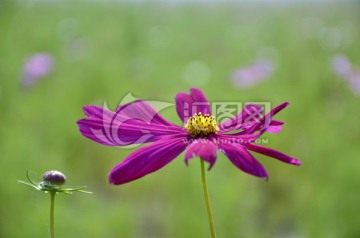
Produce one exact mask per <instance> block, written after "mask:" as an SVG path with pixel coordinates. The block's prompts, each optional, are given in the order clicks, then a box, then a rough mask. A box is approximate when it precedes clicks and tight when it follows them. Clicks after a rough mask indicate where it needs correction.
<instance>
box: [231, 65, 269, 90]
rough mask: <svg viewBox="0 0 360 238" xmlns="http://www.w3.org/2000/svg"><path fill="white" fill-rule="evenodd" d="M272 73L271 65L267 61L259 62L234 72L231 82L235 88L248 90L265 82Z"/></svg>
mask: <svg viewBox="0 0 360 238" xmlns="http://www.w3.org/2000/svg"><path fill="white" fill-rule="evenodd" d="M273 71H274V66H273V64H272V63H271V62H270V61H268V60H259V61H257V62H255V63H254V64H252V65H249V66H247V67H244V68H241V69H238V70H235V71H234V73H233V74H232V78H231V81H232V83H233V85H234V86H235V87H237V88H250V87H252V86H255V85H256V84H259V83H260V82H262V81H265V80H266V79H268V78H269V77H270V75H271V74H272V72H273Z"/></svg>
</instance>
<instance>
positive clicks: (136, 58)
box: [0, 1, 360, 238]
mask: <svg viewBox="0 0 360 238" xmlns="http://www.w3.org/2000/svg"><path fill="white" fill-rule="evenodd" d="M100 2H101V1H99V2H85V1H75V2H74V1H29V2H28V1H17V2H16V1H0V125H1V126H0V152H1V159H0V168H1V173H0V179H1V181H2V183H1V187H0V204H1V205H0V237H11V238H17V237H19V238H22V237H47V235H48V233H49V232H48V207H49V201H48V199H47V196H44V195H43V194H41V193H36V192H35V191H33V190H31V189H27V188H26V187H24V186H20V185H18V184H17V183H16V180H18V179H20V180H23V179H25V178H24V176H25V172H26V170H28V169H29V170H32V171H36V172H38V173H39V174H42V173H43V172H44V171H47V170H51V169H56V170H60V171H63V172H64V173H66V174H67V176H68V178H69V179H70V178H71V179H70V180H69V181H68V182H69V184H70V183H71V184H78V185H87V186H88V189H89V190H91V191H93V192H94V194H93V195H82V194H78V195H77V196H66V195H59V196H58V197H57V207H56V223H57V224H56V226H57V234H58V236H59V237H107V238H110V237H156V238H160V237H179V238H180V237H208V236H209V230H208V223H207V216H206V210H205V205H204V202H203V194H202V190H201V181H200V166H199V164H198V161H196V160H194V161H191V162H190V165H189V167H186V166H185V164H184V161H183V159H182V156H180V157H179V158H178V159H176V160H175V161H174V162H172V163H171V164H169V165H168V166H166V167H165V168H163V169H162V170H160V171H159V172H157V173H155V174H152V175H149V176H147V177H144V178H142V179H140V180H137V181H135V182H132V183H130V184H126V185H123V186H111V185H109V184H108V182H107V174H108V172H109V171H110V169H111V168H112V167H113V166H114V165H116V164H117V163H118V162H120V161H121V160H122V159H124V157H125V156H126V155H127V154H129V153H130V152H131V149H119V148H110V147H105V146H102V145H99V144H96V143H95V142H92V141H90V140H88V139H86V138H84V137H83V136H81V134H80V133H79V132H78V129H77V125H76V121H77V120H78V119H80V118H82V117H84V115H83V113H82V110H81V108H82V106H83V105H86V104H98V105H102V104H103V102H104V101H106V102H107V103H108V105H109V106H110V107H111V108H112V109H114V108H115V107H116V105H117V103H118V102H119V101H120V100H121V99H122V97H123V96H125V95H126V94H127V93H128V92H131V93H132V94H133V95H134V96H135V97H138V98H142V99H148V100H162V101H167V102H173V97H174V95H175V94H176V93H177V92H179V91H187V90H188V88H189V87H194V86H196V87H200V88H201V89H202V90H203V91H204V92H205V93H206V94H207V96H208V98H209V99H210V100H213V101H215V102H271V103H272V105H273V106H275V105H277V104H279V103H281V102H283V101H291V102H292V105H291V106H290V107H289V108H287V109H286V110H284V111H282V112H281V113H280V114H279V115H277V118H278V119H281V120H285V121H286V122H287V124H286V125H285V126H284V129H283V132H281V133H280V134H277V135H264V136H263V138H264V139H265V140H267V141H268V144H267V145H266V146H270V147H273V148H275V149H279V150H281V151H283V152H285V153H288V154H291V155H293V156H294V157H296V158H299V159H300V160H301V161H302V162H303V165H302V166H301V167H295V166H290V165H286V164H283V163H281V162H279V161H276V160H273V159H270V158H267V157H263V156H259V155H256V156H257V158H259V160H260V161H261V162H262V163H263V164H264V165H265V167H266V168H267V170H268V172H269V173H270V180H269V181H268V182H266V181H264V180H261V179H258V178H255V177H252V176H249V175H247V174H244V173H242V172H240V171H238V170H237V169H236V168H235V167H234V166H232V165H231V163H230V162H229V161H228V159H226V157H225V156H224V155H222V154H219V158H218V161H217V163H216V165H215V166H214V168H213V169H212V170H211V171H210V172H208V179H209V187H210V195H211V199H212V203H213V210H214V216H215V223H216V228H217V232H218V235H219V237H254V238H257V237H259V238H262V237H326V238H331V237H359V236H360V229H359V227H358V221H359V219H360V215H359V209H360V207H359V202H358V201H359V200H360V191H359V183H360V176H359V170H360V162H359V161H358V160H360V153H359V146H358V144H359V141H360V127H359V125H358V123H359V116H360V111H359V103H360V99H359V98H358V97H357V96H356V95H354V94H353V92H352V91H351V90H349V88H348V85H347V84H346V83H344V81H341V80H340V79H339V78H338V76H336V75H335V74H334V71H333V69H332V68H331V67H332V63H331V59H332V57H333V56H334V55H336V54H343V55H346V56H347V57H348V58H349V60H350V61H351V62H352V63H353V64H354V65H360V40H359V39H360V35H359V29H360V26H359V20H360V19H359V18H360V15H359V12H360V11H359V10H360V9H359V5H356V4H350V3H349V4H327V5H326V4H318V5H317V4H311V5H301V4H295V5H294V4H293V5H282V4H273V5H261V4H254V5H246V4H235V3H228V4H225V3H224V4H215V3H214V4H209V5H205V4H175V3H171V4H170V3H168V4H166V3H162V4H160V3H157V4H155V3H144V4H130V3H121V2H120V3H119V2H107V3H100ZM38 52H43V53H47V54H50V55H51V56H52V57H53V63H54V65H53V70H52V72H51V73H50V74H49V75H46V76H44V77H42V78H41V79H40V80H38V81H37V82H36V84H35V85H33V86H32V87H31V88H29V87H23V86H22V85H21V80H22V74H23V67H24V63H25V62H26V59H28V57H29V56H31V55H33V54H36V53H38ZM258 59H266V60H270V61H271V62H272V64H273V66H274V69H273V72H272V74H271V75H270V78H268V79H267V80H266V81H264V82H262V83H261V84H257V85H256V86H254V87H251V88H248V89H239V88H236V87H235V86H234V85H232V81H231V76H232V75H233V72H234V70H236V69H238V68H241V67H244V66H246V65H250V64H252V63H253V62H255V61H256V60H258ZM162 113H163V115H165V117H166V118H167V119H169V120H171V121H174V122H176V123H181V122H180V120H179V119H178V118H177V116H176V113H175V108H174V107H171V108H169V109H166V110H164V111H163V112H162Z"/></svg>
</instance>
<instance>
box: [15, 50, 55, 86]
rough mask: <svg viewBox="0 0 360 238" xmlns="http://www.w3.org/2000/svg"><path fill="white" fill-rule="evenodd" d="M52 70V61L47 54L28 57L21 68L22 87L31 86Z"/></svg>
mask: <svg viewBox="0 0 360 238" xmlns="http://www.w3.org/2000/svg"><path fill="white" fill-rule="evenodd" d="M53 68H54V59H53V57H52V56H51V55H50V54H48V53H37V54H34V55H32V56H30V57H29V58H28V59H27V60H26V62H25V64H24V67H23V76H22V82H21V83H22V85H23V86H25V87H30V86H33V85H34V84H35V83H36V82H37V81H38V80H39V79H40V78H42V77H45V76H47V75H49V74H50V73H51V72H52V70H53Z"/></svg>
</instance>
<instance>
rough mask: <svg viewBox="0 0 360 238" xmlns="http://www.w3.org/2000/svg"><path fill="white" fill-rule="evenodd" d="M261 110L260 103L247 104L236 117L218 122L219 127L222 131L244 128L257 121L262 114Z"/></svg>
mask: <svg viewBox="0 0 360 238" xmlns="http://www.w3.org/2000/svg"><path fill="white" fill-rule="evenodd" d="M263 111H264V110H263V108H262V107H261V106H260V105H256V104H247V105H246V106H245V107H244V109H243V110H242V111H241V112H240V113H239V114H238V115H237V116H236V117H234V118H231V119H229V120H227V121H225V122H222V123H220V124H219V128H220V130H221V131H223V132H227V131H232V130H240V129H244V128H246V127H247V126H248V125H251V123H254V122H256V121H258V120H259V119H260V118H261V117H262V116H263V115H262V114H263Z"/></svg>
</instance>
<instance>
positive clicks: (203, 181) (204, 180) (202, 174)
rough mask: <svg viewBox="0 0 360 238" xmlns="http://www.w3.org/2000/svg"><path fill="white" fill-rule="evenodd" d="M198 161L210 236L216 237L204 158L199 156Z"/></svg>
mask: <svg viewBox="0 0 360 238" xmlns="http://www.w3.org/2000/svg"><path fill="white" fill-rule="evenodd" d="M200 163H201V178H202V184H203V189H204V197H205V202H206V208H207V213H208V218H209V224H210V232H211V238H216V233H215V225H214V218H213V215H212V211H211V204H210V197H209V192H208V186H207V182H206V177H205V165H204V160H203V159H201V158H200Z"/></svg>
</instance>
